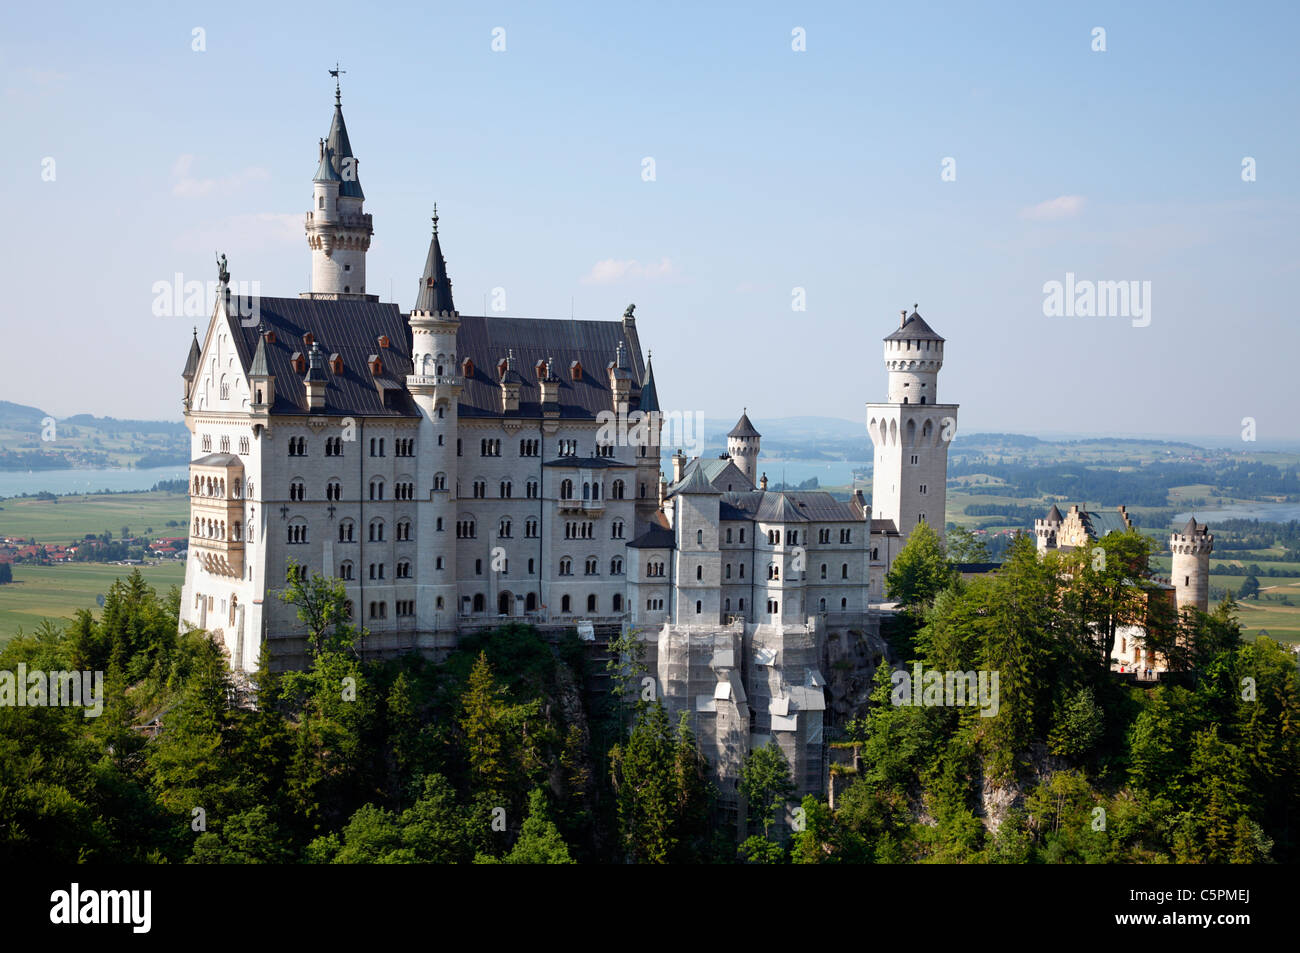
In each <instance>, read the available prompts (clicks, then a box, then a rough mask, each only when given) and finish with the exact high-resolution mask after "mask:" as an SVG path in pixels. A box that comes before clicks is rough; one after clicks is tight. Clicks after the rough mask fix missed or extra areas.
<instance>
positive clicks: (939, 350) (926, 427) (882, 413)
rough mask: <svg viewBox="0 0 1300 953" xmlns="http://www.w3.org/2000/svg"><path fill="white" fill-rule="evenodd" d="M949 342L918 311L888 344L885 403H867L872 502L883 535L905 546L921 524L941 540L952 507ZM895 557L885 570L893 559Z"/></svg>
mask: <svg viewBox="0 0 1300 953" xmlns="http://www.w3.org/2000/svg"><path fill="white" fill-rule="evenodd" d="M943 345H944V339H943V338H942V337H940V336H939V335H938V334H936V333H935V331H934V330H933V329H932V328H931V327H930V326H929V325H928V324H927V323H926V322H925V320H924V319H923V318H922V317H921V315H920V314H918V313H917V312H916V311H913V312H912V313H911V314H910V315H907V314H904V316H903V319H902V322H901V323H900V325H899V327H898V330H896V331H894V332H893V333H892V334H890V335H889V336H888V337H886V338H885V367H886V369H887V370H888V372H889V387H888V401H887V402H885V403H880V404H868V405H867V434H868V436H870V437H871V442H872V443H873V444H874V445H875V466H874V468H873V470H872V490H871V492H872V504H873V509H874V513H875V517H876V519H878V520H880V521H881V527H882V529H883V528H884V527H885V526H886V525H892V528H893V530H894V531H895V532H896V534H897V537H898V538H899V540H900V541H906V539H907V537H908V536H909V535H910V534H911V532H912V530H913V529H915V528H916V526H917V524H918V523H922V522H926V523H930V524H931V525H933V526H934V528H935V530H936V531H937V532H938V533H939V535H940V536H941V537H942V536H943V534H944V527H945V525H946V516H945V512H946V507H947V501H948V447H949V445H950V444H951V442H952V439H953V437H954V435H955V434H956V431H957V408H958V405H957V404H941V403H939V394H938V387H939V370H940V369H941V368H942V367H943ZM893 555H894V554H893V553H892V552H891V553H890V554H889V556H888V558H886V559H885V560H884V561H883V562H882V566H883V567H885V568H886V569H887V567H888V565H889V564H891V563H892V561H893V558H892V557H893Z"/></svg>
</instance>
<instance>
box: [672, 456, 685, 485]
mask: <svg viewBox="0 0 1300 953" xmlns="http://www.w3.org/2000/svg"><path fill="white" fill-rule="evenodd" d="M685 466H686V454H684V453H682V452H681V450H678V451H677V452H676V453H674V454H673V482H674V483H677V482H678V481H680V480H681V478H682V470H683V468H685Z"/></svg>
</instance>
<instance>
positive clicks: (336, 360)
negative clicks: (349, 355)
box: [330, 354, 343, 377]
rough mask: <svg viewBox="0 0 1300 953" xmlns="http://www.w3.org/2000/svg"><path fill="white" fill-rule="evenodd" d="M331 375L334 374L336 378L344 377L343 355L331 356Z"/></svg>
mask: <svg viewBox="0 0 1300 953" xmlns="http://www.w3.org/2000/svg"><path fill="white" fill-rule="evenodd" d="M330 373H332V374H333V375H334V376H335V377H342V376H343V355H342V354H331V355H330Z"/></svg>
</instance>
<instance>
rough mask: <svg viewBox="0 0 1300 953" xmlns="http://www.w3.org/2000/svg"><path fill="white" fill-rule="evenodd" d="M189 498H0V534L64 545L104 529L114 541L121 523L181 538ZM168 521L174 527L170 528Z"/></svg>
mask: <svg viewBox="0 0 1300 953" xmlns="http://www.w3.org/2000/svg"><path fill="white" fill-rule="evenodd" d="M189 512H190V500H189V497H188V496H186V495H185V494H183V493H152V492H151V493H108V494H89V495H86V496H60V497H57V498H56V499H53V500H37V499H31V498H22V497H9V498H8V499H4V500H0V536H20V537H22V538H24V539H32V538H34V539H35V540H36V541H37V542H40V543H63V544H64V545H66V544H68V543H73V542H76V541H77V540H80V539H83V538H84V537H85V535H86V534H87V533H93V534H94V535H99V534H101V533H103V532H105V531H107V532H110V533H112V534H113V538H114V539H117V538H118V537H119V536H120V535H121V533H122V527H123V526H126V527H129V528H130V530H131V532H132V533H133V534H135V535H137V536H143V535H145V534H146V533H148V534H149V535H150V536H185V535H187V531H186V522H187V521H188V519H189ZM168 520H172V521H174V522H175V523H176V524H177V525H175V526H168V525H167V521H168Z"/></svg>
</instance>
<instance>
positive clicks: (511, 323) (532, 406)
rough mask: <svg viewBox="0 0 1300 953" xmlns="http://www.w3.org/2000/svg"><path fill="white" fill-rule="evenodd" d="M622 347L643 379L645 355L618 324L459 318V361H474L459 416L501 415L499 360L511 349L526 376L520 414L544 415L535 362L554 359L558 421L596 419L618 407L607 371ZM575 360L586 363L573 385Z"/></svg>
mask: <svg viewBox="0 0 1300 953" xmlns="http://www.w3.org/2000/svg"><path fill="white" fill-rule="evenodd" d="M620 343H621V344H624V345H625V346H626V347H627V351H628V355H629V358H630V361H631V363H632V364H633V370H636V371H637V372H638V374H637V376H638V377H639V376H640V373H641V367H640V363H641V355H640V354H639V353H638V352H637V349H636V348H635V347H634V346H633V342H632V341H631V340H629V338H628V334H627V332H626V331H625V330H624V325H623V324H622V322H620V321H565V320H562V319H555V318H499V317H491V318H485V317H476V316H473V315H470V316H466V315H461V318H460V331H459V332H458V333H457V335H456V353H457V357H458V358H460V359H461V360H464V359H465V358H467V357H468V358H470V359H471V360H472V361H473V362H474V373H473V375H472V376H469V377H466V378H465V386H464V388H463V389H462V391H461V395H460V415H461V416H462V417H500V416H502V413H501V382H500V380H499V379H498V377H497V362H498V361H499V360H501V359H502V358H503V357H505V356H506V355H507V354H508V353H509V351H510V350H511V349H512V348H513V349H514V352H515V366H516V367H517V368H518V369H519V374H520V377H521V378H522V384H521V385H520V388H519V412H518V416H521V417H540V416H542V405H541V396H542V395H541V387H540V386H539V384H538V380H537V362H538V361H545V360H546V359H547V358H554V359H555V365H554V366H555V367H556V368H558V369H559V372H558V374H557V376H558V378H559V387H558V391H559V398H560V407H559V410H560V417H561V418H571V419H583V420H595V419H596V416H597V415H598V414H599V413H600V412H601V411H611V410H613V407H614V398H613V394H612V393H611V392H610V387H609V373H608V371H607V370H606V367H607V366H608V364H609V362H610V361H611V360H614V359H615V357H616V355H617V353H618V346H619V344H620ZM574 361H577V362H579V363H580V364H581V365H582V379H581V380H576V381H575V380H573V379H572V377H571V376H570V374H569V370H568V368H569V367H570V366H571V365H572V363H573V362H574ZM634 396H635V395H634ZM633 403H634V402H633ZM633 409H636V407H635V403H634V406H633ZM512 416H513V415H512Z"/></svg>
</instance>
